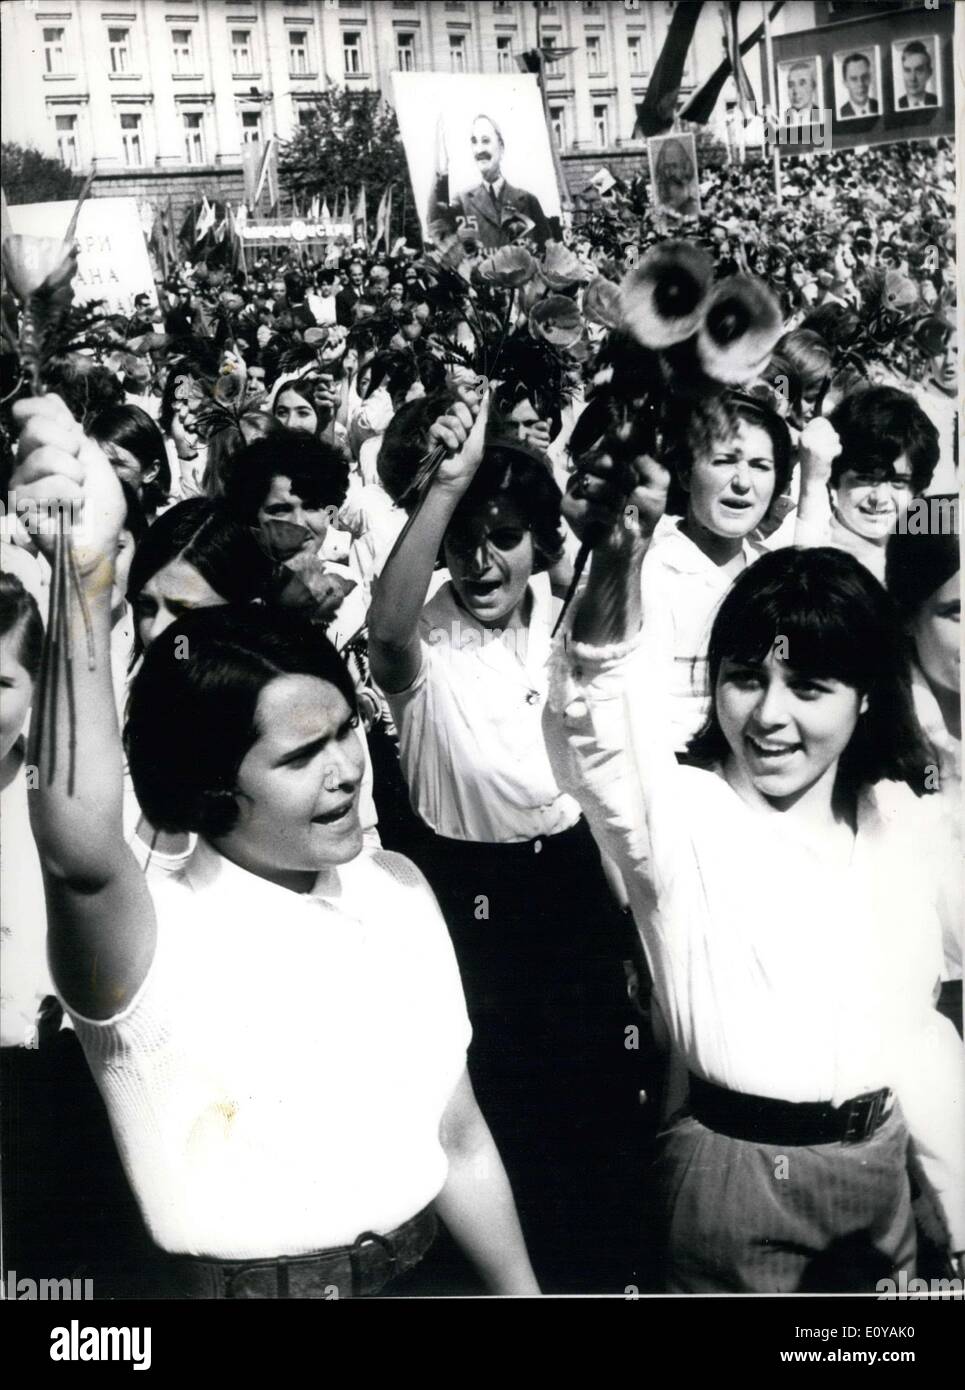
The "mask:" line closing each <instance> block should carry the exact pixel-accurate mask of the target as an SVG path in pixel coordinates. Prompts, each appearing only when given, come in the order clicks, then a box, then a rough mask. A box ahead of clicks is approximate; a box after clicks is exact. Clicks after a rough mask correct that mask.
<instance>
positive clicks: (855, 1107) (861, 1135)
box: [842, 1091, 888, 1144]
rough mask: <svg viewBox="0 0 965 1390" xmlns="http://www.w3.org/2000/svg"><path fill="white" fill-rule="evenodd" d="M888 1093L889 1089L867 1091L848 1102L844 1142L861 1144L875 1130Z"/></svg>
mask: <svg viewBox="0 0 965 1390" xmlns="http://www.w3.org/2000/svg"><path fill="white" fill-rule="evenodd" d="M887 1094H888V1092H887V1091H866V1092H865V1093H864V1095H860V1096H855V1097H854V1098H853V1099H852V1100H850V1101H849V1102H848V1107H847V1110H846V1112H845V1120H844V1134H843V1135H842V1143H844V1144H860V1143H862V1141H863V1140H865V1139H867V1138H868V1136H869V1135H871V1134H873V1133H874V1132H875V1129H876V1128H877V1125H878V1120H879V1119H880V1118H881V1113H882V1111H883V1109H884V1105H885V1098H886V1096H887Z"/></svg>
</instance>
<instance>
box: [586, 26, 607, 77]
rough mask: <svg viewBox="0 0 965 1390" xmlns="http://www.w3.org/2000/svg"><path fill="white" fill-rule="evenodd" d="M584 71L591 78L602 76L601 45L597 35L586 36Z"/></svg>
mask: <svg viewBox="0 0 965 1390" xmlns="http://www.w3.org/2000/svg"><path fill="white" fill-rule="evenodd" d="M586 70H587V72H588V73H589V74H590V76H591V77H602V76H603V45H602V44H601V43H600V36H599V34H587V36H586Z"/></svg>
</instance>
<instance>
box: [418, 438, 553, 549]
mask: <svg viewBox="0 0 965 1390" xmlns="http://www.w3.org/2000/svg"><path fill="white" fill-rule="evenodd" d="M500 498H506V499H507V500H508V501H510V502H512V503H513V505H514V506H515V507H517V508H518V510H519V512H520V515H521V516H522V518H523V524H524V525H525V526H526V528H527V530H529V531H530V532H531V534H532V537H533V549H534V551H535V558H534V562H533V573H534V574H539V573H540V571H541V570H546V569H550V568H551V567H552V566H553V565H555V564H556V562H557V560H558V559H559V558H560V556H561V555H562V553H563V530H562V525H561V513H560V506H561V503H562V500H563V494H562V493H561V492H560V490H559V488H558V487H557V485H556V482H555V480H554V478H553V475H552V473H551V472H550V470H549V467H548V465H547V464H546V463H545V462H544V461H543V458H542V456H541V455H540V454H538V453H537V452H536V451H535V449H530V448H529V447H528V446H527V445H525V444H521V443H520V442H519V441H518V440H516V439H513V438H510V439H505V440H504V439H501V438H500V437H499V436H498V435H496V436H495V437H494V438H493V439H491V440H487V443H486V453H485V456H484V458H483V461H482V463H481V464H480V466H479V471H478V472H477V473H476V475H475V477H474V478H473V480H472V482H471V483H470V484H469V487H468V488H467V489H466V492H465V494H464V496H463V497H462V499H461V500H460V502H459V505H458V507H457V508H456V510H455V512H454V513H453V517H452V520H451V521H450V522H449V525H448V526H447V528H446V534H445V537H444V538H443V552H445V546H446V542H448V541H451V540H452V538H453V536H456V535H458V534H459V532H460V529H461V528H462V527H463V526H465V524H466V523H467V522H468V521H469V520H470V519H471V518H472V517H473V516H474V515H476V514H477V513H478V512H480V511H481V510H483V509H484V508H486V507H488V506H490V505H491V504H492V503H493V502H496V501H498V500H499V499H500Z"/></svg>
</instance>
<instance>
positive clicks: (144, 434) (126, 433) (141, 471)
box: [87, 404, 171, 521]
mask: <svg viewBox="0 0 965 1390" xmlns="http://www.w3.org/2000/svg"><path fill="white" fill-rule="evenodd" d="M87 432H88V434H89V435H90V437H91V438H92V439H95V440H96V441H97V443H98V444H99V445H100V446H101V448H102V449H103V450H104V453H105V454H106V455H107V457H108V458H109V459H110V461H111V462H112V463H113V465H114V469H115V471H116V473H117V476H118V477H119V478H120V480H121V482H124V483H129V484H130V486H131V487H132V488H133V489H134V491H135V492H136V493H137V496H138V500H139V501H140V503H141V506H142V507H143V508H144V514H145V516H146V517H147V519H148V521H153V520H154V517H155V515H156V513H157V511H158V509H159V508H160V507H164V506H166V505H167V503H168V500H169V497H170V493H171V466H170V464H169V462H168V456H167V450H166V448H165V444H164V435H163V434H162V433H161V431H160V430H159V429H158V427H157V425H156V424H155V423H154V421H153V420H152V419H151V417H150V415H148V413H147V411H146V410H142V409H141V408H140V406H137V405H126V404H125V405H113V406H109V407H108V408H107V409H106V410H102V411H101V412H100V413H99V414H98V415H96V416H95V417H94V419H93V420H92V421H90V422H89V423H88V425H87Z"/></svg>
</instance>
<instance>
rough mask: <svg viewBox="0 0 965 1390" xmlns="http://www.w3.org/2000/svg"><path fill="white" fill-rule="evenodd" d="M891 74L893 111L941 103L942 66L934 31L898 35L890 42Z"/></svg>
mask: <svg viewBox="0 0 965 1390" xmlns="http://www.w3.org/2000/svg"><path fill="white" fill-rule="evenodd" d="M891 75H892V83H893V85H894V92H895V110H896V111H915V110H918V109H927V108H928V107H934V106H941V104H942V70H941V64H940V62H939V60H938V36H937V34H924V35H923V36H922V37H921V38H912V39H899V40H898V41H897V42H895V43H893V44H892V45H891Z"/></svg>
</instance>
